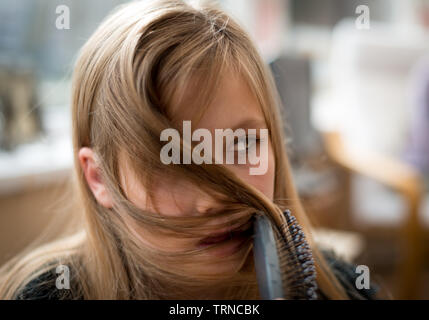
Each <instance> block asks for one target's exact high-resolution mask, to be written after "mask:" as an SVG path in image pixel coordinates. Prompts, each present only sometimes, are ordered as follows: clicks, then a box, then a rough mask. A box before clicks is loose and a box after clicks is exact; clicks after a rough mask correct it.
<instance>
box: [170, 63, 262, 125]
mask: <svg viewBox="0 0 429 320" xmlns="http://www.w3.org/2000/svg"><path fill="white" fill-rule="evenodd" d="M203 85H204V84H202V83H199V82H198V81H197V80H196V79H194V81H190V82H189V84H188V85H187V86H186V89H184V91H182V92H179V93H178V94H176V97H178V99H177V100H176V101H174V98H173V101H172V103H171V108H170V113H171V115H172V118H173V122H174V123H175V124H177V125H178V126H179V127H181V124H182V122H183V121H185V120H190V121H191V122H192V127H193V129H194V128H206V129H209V130H211V129H213V130H214V129H221V128H237V127H238V126H239V125H240V124H241V123H243V124H246V127H245V128H247V127H250V128H252V127H254V128H260V127H261V126H264V125H265V118H264V113H263V110H262V107H261V105H260V103H259V101H258V99H257V97H256V96H255V95H254V94H253V91H252V90H251V88H250V86H249V85H248V83H247V81H246V79H245V78H244V77H243V76H242V75H240V74H237V73H234V72H231V71H228V72H225V73H224V74H222V75H220V78H219V81H218V83H217V86H216V87H215V88H214V90H213V91H212V92H210V94H211V95H212V96H211V99H210V102H209V105H208V106H207V107H204V106H202V105H201V104H200V103H199V101H198V98H196V97H197V96H198V93H199V91H198V90H201V88H202V86H203ZM201 108H204V110H201ZM201 111H202V114H201V117H200V118H199V119H197V117H196V115H198V114H200V112H201Z"/></svg>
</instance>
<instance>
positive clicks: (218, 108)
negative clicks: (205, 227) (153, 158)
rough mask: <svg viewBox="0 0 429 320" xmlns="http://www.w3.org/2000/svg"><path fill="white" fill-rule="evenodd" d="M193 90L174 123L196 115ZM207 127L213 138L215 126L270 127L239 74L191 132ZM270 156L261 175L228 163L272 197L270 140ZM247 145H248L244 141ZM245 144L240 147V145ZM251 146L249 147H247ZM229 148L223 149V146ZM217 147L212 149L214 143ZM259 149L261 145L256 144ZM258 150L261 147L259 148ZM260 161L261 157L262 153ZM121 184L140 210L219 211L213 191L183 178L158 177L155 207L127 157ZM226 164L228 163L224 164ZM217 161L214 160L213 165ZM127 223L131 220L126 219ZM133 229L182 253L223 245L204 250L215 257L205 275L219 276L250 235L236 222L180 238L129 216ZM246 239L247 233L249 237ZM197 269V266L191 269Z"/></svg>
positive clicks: (229, 78)
mask: <svg viewBox="0 0 429 320" xmlns="http://www.w3.org/2000/svg"><path fill="white" fill-rule="evenodd" d="M194 93H195V91H194V90H192V88H191V87H188V89H186V90H185V92H184V96H183V98H182V99H181V100H180V101H181V102H180V103H179V104H176V105H175V106H174V107H173V109H172V110H169V112H171V114H173V115H174V119H173V121H174V122H176V121H177V123H180V124H182V123H183V121H184V120H191V119H192V118H193V115H194V114H195V108H196V107H192V106H195V101H193V96H194ZM198 128H204V129H208V130H209V131H210V132H211V134H212V137H213V141H214V140H215V139H214V137H215V129H227V128H232V129H233V130H235V129H236V128H242V129H244V130H245V132H246V134H247V133H248V129H256V132H257V133H259V132H260V130H259V129H266V128H267V126H266V123H265V119H264V115H263V113H262V110H261V107H260V105H259V103H258V101H257V99H256V97H254V95H253V94H252V92H251V90H250V88H249V87H248V86H247V84H246V82H245V81H244V80H243V79H242V78H241V77H239V76H238V75H236V74H233V73H226V74H225V75H224V77H223V78H222V80H221V82H220V86H219V87H218V91H217V93H216V94H215V96H214V99H213V100H212V102H211V104H210V106H209V108H208V109H207V110H206V111H205V112H204V115H203V116H202V118H201V120H200V121H199V122H198V123H193V122H192V130H195V129H198ZM267 144H268V157H267V160H266V161H267V162H268V164H267V165H266V167H267V170H266V173H265V174H263V175H251V174H250V173H249V168H250V167H251V166H254V167H257V166H258V164H257V165H251V164H237V163H236V162H237V161H234V164H224V165H225V166H226V167H228V168H229V169H230V170H231V171H233V172H234V173H235V174H236V175H237V176H238V177H239V178H241V179H242V180H243V181H245V182H247V183H249V184H251V185H253V186H254V187H255V188H257V189H259V191H261V192H262V193H263V194H265V196H267V197H268V198H269V199H271V200H272V199H273V193H274V172H275V163H274V155H273V149H272V145H271V142H270V139H268V142H267ZM245 146H246V145H245ZM241 147H242V146H241ZM249 147H250V146H249ZM224 149H225V148H224ZM213 150H215V149H214V147H213ZM257 150H259V148H257ZM258 152H259V151H258ZM261 161H264V160H263V157H261ZM120 163H121V168H120V171H121V183H122V185H123V187H124V190H125V192H126V194H127V196H128V198H129V200H130V201H132V202H133V203H134V204H135V205H136V206H138V207H139V208H141V209H144V210H149V211H152V212H159V213H160V214H162V215H165V216H187V215H207V214H210V212H216V211H217V210H219V209H220V208H219V206H220V204H219V203H217V201H215V199H214V198H213V197H211V196H210V195H209V194H207V193H204V192H203V191H202V190H201V189H200V188H199V187H198V186H196V185H192V184H191V183H190V182H188V181H185V180H178V179H175V178H170V177H164V178H163V179H161V180H162V181H157V182H156V183H155V184H154V186H153V188H155V189H154V190H152V191H153V194H154V195H155V201H156V208H157V209H158V210H159V211H158V210H156V209H155V207H154V204H153V203H151V202H150V201H149V199H148V196H147V194H146V190H145V188H144V187H143V186H142V185H141V184H140V183H139V181H137V179H136V178H135V176H134V175H133V173H132V171H131V169H130V168H129V166H127V164H126V162H125V161H121V162H120ZM224 163H225V162H224ZM213 165H215V164H213ZM127 221H128V220H127ZM128 222H129V225H130V227H131V230H133V232H135V235H136V236H138V238H139V239H140V240H141V241H142V242H144V243H145V244H146V245H148V246H151V247H153V248H156V249H159V250H164V251H173V252H175V251H182V250H184V249H185V250H186V249H193V248H199V247H204V246H207V245H209V244H212V243H219V244H221V245H220V246H219V247H218V248H216V249H214V250H213V251H206V254H208V255H210V257H209V258H213V264H212V265H210V266H208V267H206V266H204V270H201V271H202V272H203V273H210V274H216V273H219V272H222V273H225V272H226V273H228V272H234V271H236V270H237V268H238V267H239V263H240V262H241V261H242V260H243V257H244V255H245V250H239V249H240V245H242V244H244V243H245V240H246V238H245V237H244V236H243V235H240V233H231V231H230V230H229V229H234V228H236V227H237V226H231V228H228V230H225V229H224V230H219V231H217V232H213V231H212V232H211V234H207V235H204V237H202V238H201V239H195V238H193V239H189V238H183V239H177V237H174V238H173V237H168V236H165V235H160V234H159V233H158V234H157V233H156V232H151V230H149V229H146V228H145V229H142V228H141V227H138V226H137V225H136V224H135V223H134V222H133V221H132V220H131V219H130V220H129V221H128ZM247 238H248V236H247ZM231 254H235V256H236V258H235V256H234V258H233V259H232V260H230V261H228V262H226V263H223V264H222V265H220V264H219V262H217V261H218V260H219V257H222V256H228V255H231ZM193 270H194V271H195V272H198V270H195V268H194V269H193Z"/></svg>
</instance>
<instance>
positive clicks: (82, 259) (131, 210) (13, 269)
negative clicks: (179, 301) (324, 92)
mask: <svg viewBox="0 0 429 320" xmlns="http://www.w3.org/2000/svg"><path fill="white" fill-rule="evenodd" d="M227 69H233V70H234V71H236V72H237V73H239V74H241V75H242V76H243V78H244V79H245V80H246V81H247V84H248V85H249V86H250V88H251V89H252V91H253V92H254V94H255V97H256V98H257V99H258V101H259V103H260V105H261V108H262V111H263V113H264V116H265V120H266V124H267V127H268V129H269V132H270V138H271V143H272V145H273V150H274V154H275V163H276V172H275V190H274V201H271V200H270V199H268V198H267V197H266V196H264V195H263V194H262V193H261V192H260V191H259V190H257V189H256V188H254V187H252V186H251V185H248V184H246V183H245V182H243V181H242V180H240V179H239V178H238V177H236V176H235V175H234V174H233V173H232V172H231V171H229V170H228V169H227V168H225V167H223V166H216V165H196V164H191V165H174V166H173V165H171V166H166V165H162V164H161V163H160V161H159V154H160V153H159V152H160V148H161V147H162V145H161V143H160V141H159V137H160V132H161V131H162V130H163V129H165V128H168V127H172V126H173V124H172V123H171V117H170V115H169V112H168V110H169V108H168V107H169V106H171V105H172V104H173V103H174V101H173V96H176V94H177V93H180V92H183V90H184V89H185V88H186V86H187V84H189V80H190V79H191V78H192V77H193V78H195V77H196V78H197V79H198V81H197V83H199V84H204V85H203V86H200V87H201V88H200V89H201V90H198V91H196V92H195V101H198V102H199V104H201V109H200V110H201V112H199V115H196V117H198V116H200V115H201V114H202V112H203V111H204V110H205V107H206V106H208V104H209V102H210V99H211V97H212V95H211V94H210V93H211V92H212V91H213V90H212V89H213V88H215V87H216V85H217V83H218V82H219V79H220V75H221V74H222V73H223V72H224V71H225V70H227ZM72 117H73V144H74V155H75V158H74V161H75V163H74V164H75V178H76V190H77V192H78V193H79V197H80V203H81V205H82V210H83V216H84V217H83V220H84V221H83V228H82V230H80V231H79V232H77V233H76V234H75V235H73V236H71V237H67V238H64V239H60V240H58V241H56V242H52V243H49V244H47V245H44V246H43V247H40V248H38V249H37V250H35V251H32V252H31V253H30V254H26V255H25V257H22V256H20V257H17V258H15V259H14V260H12V261H11V262H9V263H8V264H6V265H5V266H4V267H3V268H2V270H1V273H0V276H1V278H0V280H1V283H0V297H2V298H6V299H8V298H14V297H15V295H16V293H17V292H19V290H20V289H22V288H23V287H24V286H25V284H27V283H28V282H29V281H30V280H31V279H32V278H34V277H36V276H37V275H40V274H41V273H43V272H44V271H46V270H49V268H52V265H55V263H58V262H60V263H63V264H68V265H69V266H71V267H72V268H73V269H72V270H73V272H74V275H75V277H74V279H75V280H76V281H78V283H79V285H80V286H79V288H80V289H79V291H78V292H76V293H75V294H76V296H82V297H84V298H87V299H130V298H138V299H151V298H153V299H157V298H187V297H188V296H187V295H185V293H184V290H183V288H184V286H188V287H189V281H190V280H191V281H192V282H193V283H201V284H203V283H205V284H207V283H209V281H214V279H210V277H205V278H204V277H201V279H198V276H197V275H195V278H192V275H184V274H183V273H182V272H183V270H182V269H180V267H179V264H178V263H176V264H175V261H177V259H178V256H174V255H166V254H161V253H160V252H151V250H149V249H148V248H144V247H142V245H141V243H139V242H138V240H136V239H135V238H133V236H132V235H130V232H129V230H128V229H127V226H126V224H125V223H124V220H123V216H124V215H127V216H128V217H132V218H133V219H134V221H136V222H137V223H138V224H140V225H142V226H150V228H155V229H159V230H164V232H172V233H176V234H177V233H178V234H182V235H184V236H190V235H192V234H193V232H194V231H193V230H194V228H195V227H197V226H200V225H201V222H204V221H207V219H210V218H211V217H200V218H195V217H193V218H192V219H191V218H176V219H173V218H171V219H166V218H165V217H162V216H160V215H156V214H153V213H150V212H145V211H142V210H140V209H138V208H136V207H135V206H134V205H133V204H132V203H131V202H130V201H128V199H127V197H126V194H125V192H124V190H123V189H122V186H121V185H120V170H119V165H118V162H119V158H120V155H125V159H127V160H129V163H130V164H131V166H132V168H133V170H134V172H135V174H136V175H137V177H138V178H139V179H140V181H143V182H144V183H145V185H146V187H147V188H148V190H149V191H150V190H151V189H150V184H151V183H153V182H154V181H155V180H156V179H154V177H155V176H156V175H157V174H160V172H161V171H162V174H164V175H165V174H170V175H178V176H180V177H182V178H183V179H188V180H190V181H191V182H193V183H195V184H196V185H198V186H199V187H201V188H202V189H203V190H205V191H207V192H208V193H210V194H214V195H221V196H219V197H218V199H219V201H222V202H223V203H224V205H225V206H224V207H225V208H227V209H225V210H224V211H223V212H222V213H220V214H219V215H216V217H218V216H222V215H229V216H231V217H232V216H237V219H244V218H245V217H248V216H249V215H251V214H252V213H254V212H255V211H263V212H265V213H266V214H267V215H268V216H270V217H271V218H272V219H273V221H275V223H277V224H279V225H280V224H282V223H284V222H285V220H284V219H285V218H284V216H283V214H282V209H284V208H290V209H291V211H292V212H293V214H294V215H295V216H296V218H297V220H298V221H299V223H300V224H301V225H302V227H303V229H304V231H305V233H306V235H307V238H308V240H309V243H310V246H311V247H312V251H313V255H314V257H315V265H316V271H317V282H318V285H319V288H320V289H321V290H322V292H323V293H324V295H326V296H327V297H328V298H331V299H343V298H347V296H346V294H345V292H344V289H343V288H342V287H341V285H340V284H339V282H338V280H337V279H336V278H335V276H334V275H333V273H332V272H331V270H330V269H329V267H328V265H327V263H326V262H325V260H324V258H323V256H322V255H321V253H320V252H319V250H318V249H317V247H316V246H315V244H314V241H313V239H312V237H311V227H310V223H309V221H308V218H307V216H306V214H305V212H304V210H303V208H302V205H301V203H300V200H299V197H298V194H297V192H296V190H295V187H294V185H293V182H292V176H291V169H290V166H289V162H288V158H287V153H286V146H285V144H284V141H285V139H284V134H283V124H282V121H281V115H280V109H279V98H278V96H277V92H276V90H275V86H274V83H273V79H272V75H271V73H270V71H269V70H268V69H267V67H266V66H265V64H264V63H263V61H262V60H261V58H260V55H259V54H258V52H257V50H256V49H255V47H254V45H253V44H252V41H251V39H249V37H248V35H247V34H246V33H245V32H244V31H243V30H242V28H241V27H240V26H239V25H238V24H237V23H236V22H234V20H233V19H231V18H230V17H229V16H228V15H226V14H225V13H224V12H223V11H222V10H220V9H218V8H217V7H216V6H214V5H211V4H201V5H200V6H197V5H191V4H188V3H185V2H184V1H177V0H168V1H165V0H164V1H141V2H133V3H131V4H126V5H123V6H121V7H119V8H118V9H117V10H115V12H114V13H112V14H111V15H110V16H109V17H108V18H106V20H105V21H104V22H103V23H102V24H101V25H100V26H99V28H98V29H97V30H96V32H95V33H94V34H93V35H92V36H91V38H90V39H89V40H88V41H87V42H86V44H85V45H84V46H83V48H82V49H81V52H80V55H79V59H78V61H77V63H76V65H75V69H74V75H73V99H72ZM84 146H87V147H91V148H93V150H94V151H95V153H96V155H97V156H98V161H99V166H100V169H101V175H102V178H103V180H104V182H105V183H106V185H107V187H108V190H109V192H111V194H112V197H113V199H114V203H115V205H114V207H113V208H110V209H108V208H105V207H103V206H101V205H100V204H99V203H98V202H97V201H96V199H95V198H94V196H93V194H92V192H91V190H90V189H89V187H88V185H87V182H86V180H85V178H84V175H83V172H82V169H81V167H80V164H79V160H78V157H77V154H78V151H79V150H80V148H82V147H84ZM153 196H154V195H151V197H153ZM76 214H77V215H79V213H76ZM243 217H244V218H243ZM249 248H251V245H250V246H249ZM250 252H251V251H249V254H247V256H246V257H247V258H246V259H247V260H246V261H247V264H245V265H246V266H248V267H249V268H247V269H246V268H243V269H246V272H241V273H240V272H239V273H237V274H239V275H240V277H238V276H237V277H236V278H234V281H233V282H228V283H229V284H230V287H231V286H233V287H234V288H233V290H230V291H228V294H226V296H225V297H226V298H230V299H234V298H236V299H240V298H250V299H252V298H257V297H258V296H257V289H256V284H255V281H254V272H253V269H252V263H251V260H252V259H249V256H251V254H250ZM191 256H192V255H188V254H186V255H183V256H181V258H180V261H181V263H182V264H183V265H185V266H189V265H190V263H191V261H195V259H193V258H192V259H193V260H186V259H187V258H188V259H191V258H190V257H191ZM186 261H188V263H185V262H186ZM243 263H246V262H243ZM172 265H176V266H177V267H178V268H177V269H174V268H172ZM243 265H244V264H243ZM183 268H184V267H183ZM198 280H201V281H200V282H199V281H198ZM230 280H231V279H230ZM196 287H197V286H196ZM166 288H168V290H166ZM189 297H192V296H189Z"/></svg>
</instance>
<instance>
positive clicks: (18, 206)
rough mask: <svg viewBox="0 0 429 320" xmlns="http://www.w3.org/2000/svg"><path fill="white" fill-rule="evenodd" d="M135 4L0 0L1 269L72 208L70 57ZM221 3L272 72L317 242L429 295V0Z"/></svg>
mask: <svg viewBox="0 0 429 320" xmlns="http://www.w3.org/2000/svg"><path fill="white" fill-rule="evenodd" d="M146 1H150V0H146ZM125 2H127V1H120V0H89V1H84V0H73V1H71V0H69V1H67V0H61V1H57V0H2V1H1V2H0V265H1V264H3V263H4V262H5V261H6V260H8V259H9V258H11V257H13V256H14V255H15V254H16V253H17V252H19V251H20V250H21V249H22V248H23V247H24V246H25V245H27V244H28V243H29V242H31V241H32V240H33V239H35V238H36V237H37V236H38V235H40V234H41V233H42V232H43V230H44V229H45V228H46V226H47V225H48V223H49V221H50V220H51V218H52V217H55V216H56V215H62V214H64V212H67V211H68V210H72V206H73V205H72V203H71V200H70V201H68V200H69V199H71V193H70V192H72V191H71V189H70V184H69V182H70V172H71V168H72V146H71V137H70V114H69V107H70V105H69V103H70V77H71V72H72V67H73V63H74V61H75V57H76V55H77V52H78V50H79V48H80V47H81V46H82V45H83V43H84V42H85V41H86V39H88V37H89V35H90V34H91V33H92V32H93V31H94V30H95V28H96V27H97V26H98V24H99V23H100V21H101V20H102V19H103V18H104V17H105V16H106V15H107V14H108V12H109V11H110V10H111V9H112V8H113V7H115V6H116V5H119V4H121V3H125ZM219 3H220V5H221V6H223V7H224V8H225V10H227V11H228V12H229V13H230V14H231V15H232V16H234V17H235V18H236V19H237V20H239V21H240V22H241V24H242V25H243V26H244V27H245V29H246V30H247V31H248V32H249V33H250V35H251V36H252V38H253V39H254V40H255V42H256V43H257V45H258V47H259V50H260V52H261V54H262V56H263V58H264V59H265V61H266V62H267V64H269V65H270V67H271V68H272V71H273V74H274V77H275V81H276V84H277V87H278V90H279V93H280V96H281V99H282V102H283V108H284V113H285V119H284V121H285V123H286V125H287V128H286V133H287V137H288V146H289V149H288V153H289V157H290V160H291V162H292V165H293V174H294V177H295V182H296V185H297V187H298V190H299V193H300V195H301V197H302V199H303V202H304V206H305V208H306V209H307V212H308V214H309V215H310V216H311V218H312V220H313V221H314V224H315V226H316V227H317V229H316V230H317V231H316V239H317V241H318V242H319V243H320V246H321V247H326V248H330V249H332V250H334V251H335V252H336V253H337V254H338V255H339V256H341V257H342V258H343V259H345V260H348V261H350V262H354V263H357V264H365V265H367V266H368V267H369V269H370V275H371V281H374V282H377V283H378V284H379V286H380V289H381V291H382V292H383V293H386V294H389V295H390V296H391V297H392V298H405V299H428V298H429V252H428V246H427V245H426V244H427V243H429V242H428V241H427V240H428V236H429V232H428V227H429V41H428V40H429V1H425V0H408V1H404V0H371V1H365V0H223V1H221V0H219ZM67 17H69V19H68V18H67Z"/></svg>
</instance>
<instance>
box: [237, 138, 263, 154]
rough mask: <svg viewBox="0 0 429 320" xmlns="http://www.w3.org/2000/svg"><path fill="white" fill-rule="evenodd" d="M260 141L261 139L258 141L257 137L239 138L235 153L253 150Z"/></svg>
mask: <svg viewBox="0 0 429 320" xmlns="http://www.w3.org/2000/svg"><path fill="white" fill-rule="evenodd" d="M259 140H260V139H258V138H257V137H256V136H255V135H248V136H243V137H239V138H238V139H237V141H236V143H234V151H235V152H245V151H247V150H249V149H251V148H254V147H255V146H256V144H257V143H258V142H259Z"/></svg>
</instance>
